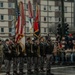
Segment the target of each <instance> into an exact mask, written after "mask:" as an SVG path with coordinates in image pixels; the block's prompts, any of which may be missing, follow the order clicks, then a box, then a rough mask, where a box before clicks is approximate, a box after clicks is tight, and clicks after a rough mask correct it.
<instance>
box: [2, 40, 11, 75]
mask: <svg viewBox="0 0 75 75" xmlns="http://www.w3.org/2000/svg"><path fill="white" fill-rule="evenodd" d="M8 43H9V40H8V39H6V44H5V45H4V47H3V52H4V56H5V60H4V61H5V68H6V75H10V69H11V60H12V56H11V50H10V47H9V44H8Z"/></svg>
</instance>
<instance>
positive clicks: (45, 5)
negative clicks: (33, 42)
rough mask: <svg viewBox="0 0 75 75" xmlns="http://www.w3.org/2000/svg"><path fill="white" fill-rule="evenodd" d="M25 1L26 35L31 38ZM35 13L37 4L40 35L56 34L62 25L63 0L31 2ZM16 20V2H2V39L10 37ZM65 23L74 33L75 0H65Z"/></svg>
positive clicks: (0, 16) (3, 0)
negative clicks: (58, 26) (59, 24)
mask: <svg viewBox="0 0 75 75" xmlns="http://www.w3.org/2000/svg"><path fill="white" fill-rule="evenodd" d="M19 1H23V3H24V9H25V16H26V25H25V35H26V36H30V32H29V25H28V0H18V2H19ZM30 1H31V3H32V6H33V10H34V12H35V4H36V2H38V4H39V5H40V10H41V12H40V28H41V29H40V34H41V36H46V35H47V34H49V33H50V32H53V33H56V29H57V25H58V23H61V0H30ZM14 18H15V0H0V37H1V38H8V37H10V36H11V35H10V32H11V27H12V21H13V20H14ZM64 21H65V22H66V23H68V24H69V31H74V30H75V29H74V0H64Z"/></svg>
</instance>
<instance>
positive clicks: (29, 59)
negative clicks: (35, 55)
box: [25, 39, 32, 73]
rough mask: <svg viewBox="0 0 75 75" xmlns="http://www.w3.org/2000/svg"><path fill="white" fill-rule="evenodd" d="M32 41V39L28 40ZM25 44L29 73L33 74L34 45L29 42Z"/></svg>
mask: <svg viewBox="0 0 75 75" xmlns="http://www.w3.org/2000/svg"><path fill="white" fill-rule="evenodd" d="M28 40H30V39H28ZM28 40H27V43H26V44H25V45H26V46H25V47H26V55H27V72H28V73H32V71H31V69H32V51H31V50H32V44H31V43H30V42H28Z"/></svg>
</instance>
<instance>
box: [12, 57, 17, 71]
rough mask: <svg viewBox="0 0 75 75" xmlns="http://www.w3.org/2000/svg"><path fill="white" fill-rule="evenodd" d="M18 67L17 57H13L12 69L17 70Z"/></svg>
mask: <svg viewBox="0 0 75 75" xmlns="http://www.w3.org/2000/svg"><path fill="white" fill-rule="evenodd" d="M17 68H18V59H17V58H16V57H14V58H13V71H16V72H17Z"/></svg>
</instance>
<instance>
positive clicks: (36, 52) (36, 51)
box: [33, 39, 39, 72]
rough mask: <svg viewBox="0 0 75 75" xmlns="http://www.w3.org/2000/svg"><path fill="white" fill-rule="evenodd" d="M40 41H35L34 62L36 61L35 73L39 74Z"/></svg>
mask: <svg viewBox="0 0 75 75" xmlns="http://www.w3.org/2000/svg"><path fill="white" fill-rule="evenodd" d="M38 46H39V43H38V39H34V43H33V61H34V71H35V72H38V71H39V69H38Z"/></svg>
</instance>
